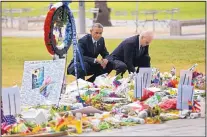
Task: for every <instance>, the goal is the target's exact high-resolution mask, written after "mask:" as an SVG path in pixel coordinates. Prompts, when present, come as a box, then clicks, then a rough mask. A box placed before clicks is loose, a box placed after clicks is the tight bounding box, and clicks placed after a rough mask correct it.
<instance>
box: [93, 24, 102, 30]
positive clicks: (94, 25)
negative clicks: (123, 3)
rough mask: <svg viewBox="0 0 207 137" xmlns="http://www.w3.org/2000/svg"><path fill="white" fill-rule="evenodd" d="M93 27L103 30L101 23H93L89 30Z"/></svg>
mask: <svg viewBox="0 0 207 137" xmlns="http://www.w3.org/2000/svg"><path fill="white" fill-rule="evenodd" d="M95 27H98V28H102V29H103V25H102V24H101V23H94V24H93V26H92V28H91V29H93V28H95Z"/></svg>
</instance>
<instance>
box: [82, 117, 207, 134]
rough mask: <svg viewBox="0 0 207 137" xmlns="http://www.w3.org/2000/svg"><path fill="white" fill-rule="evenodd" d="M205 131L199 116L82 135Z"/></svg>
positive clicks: (195, 132)
mask: <svg viewBox="0 0 207 137" xmlns="http://www.w3.org/2000/svg"><path fill="white" fill-rule="evenodd" d="M205 132H206V127H205V119H204V118H199V119H179V120H171V121H167V122H166V123H164V124H144V125H137V126H130V127H122V129H114V130H103V131H101V132H90V133H83V134H81V135H80V136H205V135H206V134H205Z"/></svg>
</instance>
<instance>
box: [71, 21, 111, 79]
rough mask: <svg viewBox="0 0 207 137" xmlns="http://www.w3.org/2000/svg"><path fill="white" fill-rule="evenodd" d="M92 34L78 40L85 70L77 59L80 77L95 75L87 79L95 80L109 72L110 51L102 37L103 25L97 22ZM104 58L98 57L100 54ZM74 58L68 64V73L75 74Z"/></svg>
mask: <svg viewBox="0 0 207 137" xmlns="http://www.w3.org/2000/svg"><path fill="white" fill-rule="evenodd" d="M90 32H91V34H87V35H85V36H83V37H82V38H81V39H79V41H78V47H79V50H80V52H81V54H82V58H83V62H84V67H85V71H84V70H83V69H82V68H81V64H80V61H77V71H78V76H77V77H78V78H82V79H85V76H88V75H93V76H92V77H90V78H89V79H88V80H87V81H89V82H93V81H94V80H95V78H96V77H97V76H98V75H101V74H104V73H107V72H108V71H107V70H108V67H107V64H108V60H107V59H106V58H107V56H108V55H109V52H108V51H107V49H106V46H105V41H104V38H103V37H102V33H103V26H102V25H101V24H100V23H95V24H94V25H93V26H92V29H91V30H90ZM99 54H100V55H101V56H102V59H101V60H99V59H97V57H98V55H99ZM73 62H74V60H73V59H72V61H71V63H70V64H69V66H68V69H67V74H68V75H69V74H72V75H74V76H75V70H74V63H73Z"/></svg>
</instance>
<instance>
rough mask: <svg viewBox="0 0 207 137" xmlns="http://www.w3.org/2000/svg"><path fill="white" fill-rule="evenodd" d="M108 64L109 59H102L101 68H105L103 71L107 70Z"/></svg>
mask: <svg viewBox="0 0 207 137" xmlns="http://www.w3.org/2000/svg"><path fill="white" fill-rule="evenodd" d="M107 64H108V60H107V59H102V63H101V66H102V67H103V69H105V68H106V65H107Z"/></svg>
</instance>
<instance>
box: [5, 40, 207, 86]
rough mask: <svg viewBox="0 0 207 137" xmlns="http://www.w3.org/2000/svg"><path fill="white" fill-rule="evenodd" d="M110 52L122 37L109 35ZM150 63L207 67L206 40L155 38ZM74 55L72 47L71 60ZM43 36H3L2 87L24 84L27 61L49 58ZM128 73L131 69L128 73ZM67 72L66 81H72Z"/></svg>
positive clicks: (164, 68)
mask: <svg viewBox="0 0 207 137" xmlns="http://www.w3.org/2000/svg"><path fill="white" fill-rule="evenodd" d="M105 42H106V46H107V49H108V50H109V52H111V51H113V49H114V48H115V47H116V46H117V45H118V44H119V43H120V42H121V39H118V40H117V39H106V40H105ZM150 56H151V64H152V66H153V67H156V68H159V69H160V70H161V72H164V71H168V72H169V71H170V69H171V67H172V66H173V65H174V66H175V67H176V69H177V73H178V74H179V72H180V70H181V69H188V68H189V67H191V66H192V65H193V64H195V63H198V67H197V69H198V71H201V72H204V71H205V41H204V40H154V41H153V42H152V44H151V45H150ZM71 57H72V48H70V49H69V53H68V60H67V61H68V63H67V64H69V62H70V60H71ZM50 59H51V56H50V55H49V53H48V52H47V50H46V47H45V45H44V41H43V39H42V38H8V37H3V38H2V84H3V87H6V86H12V85H14V84H18V85H20V84H21V81H22V76H23V68H24V67H23V66H24V61H33V60H50ZM125 74H126V75H127V74H128V73H125ZM111 75H114V71H113V72H112V74H111ZM73 80H74V77H73V76H67V81H68V82H70V81H73Z"/></svg>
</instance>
